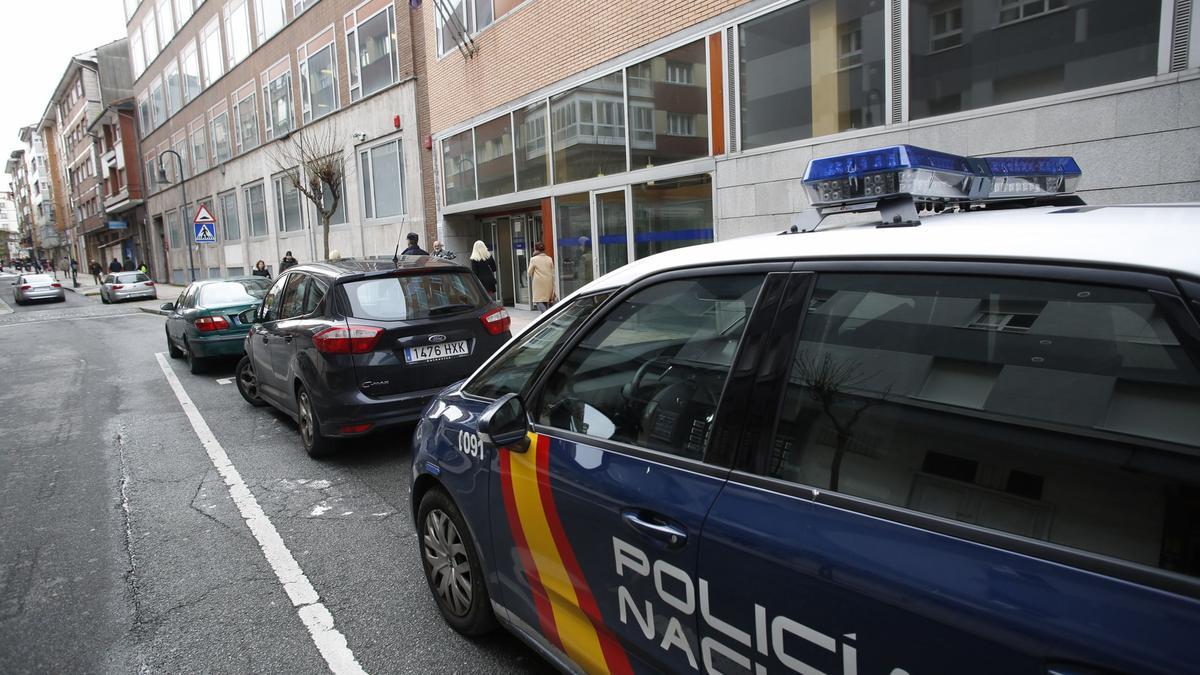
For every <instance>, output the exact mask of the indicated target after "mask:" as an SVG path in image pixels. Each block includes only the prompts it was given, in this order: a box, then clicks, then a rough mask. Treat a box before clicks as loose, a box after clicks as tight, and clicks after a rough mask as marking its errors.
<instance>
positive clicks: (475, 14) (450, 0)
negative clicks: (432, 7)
mask: <svg viewBox="0 0 1200 675" xmlns="http://www.w3.org/2000/svg"><path fill="white" fill-rule="evenodd" d="M519 4H521V0H494V1H493V0H447V1H446V2H445V5H446V11H445V12H442V11H439V12H438V13H437V16H436V21H437V41H438V56H442V55H444V54H446V53H447V52H449V51H451V50H453V49H455V48H456V46H457V45H458V44H460V43H462V42H465V39H464V33H466V34H468V35H474V34H475V33H478V32H479V31H481V30H483V29H484V28H487V27H488V26H490V25H491V24H492V22H493V21H495V19H496V18H497V17H500V16H503V15H505V14H507V13H508V12H509V11H510V10H512V8H513V7H516V6H517V5H519ZM447 16H449V22H448V23H447V21H446V17H447Z"/></svg>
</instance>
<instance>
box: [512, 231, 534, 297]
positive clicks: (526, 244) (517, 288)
mask: <svg viewBox="0 0 1200 675" xmlns="http://www.w3.org/2000/svg"><path fill="white" fill-rule="evenodd" d="M526 220H527V218H526V217H525V216H513V217H512V261H513V264H512V286H513V304H514V305H515V306H517V307H522V308H524V309H528V308H529V306H530V305H529V301H530V297H531V296H530V294H529V257H530V256H531V255H532V252H531V251H530V249H531V248H532V247H533V242H532V241H530V239H529V236H528V235H529V233H528V231H527V228H526V224H525V221H526Z"/></svg>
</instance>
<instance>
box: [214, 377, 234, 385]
mask: <svg viewBox="0 0 1200 675" xmlns="http://www.w3.org/2000/svg"><path fill="white" fill-rule="evenodd" d="M217 384H233V378H232V377H218V378H217Z"/></svg>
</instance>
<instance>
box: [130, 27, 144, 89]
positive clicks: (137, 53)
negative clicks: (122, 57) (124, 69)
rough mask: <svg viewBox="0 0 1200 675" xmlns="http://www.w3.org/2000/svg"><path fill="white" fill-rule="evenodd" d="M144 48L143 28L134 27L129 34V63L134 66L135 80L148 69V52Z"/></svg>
mask: <svg viewBox="0 0 1200 675" xmlns="http://www.w3.org/2000/svg"><path fill="white" fill-rule="evenodd" d="M142 49H143V47H142V29H141V28H134V29H133V32H132V33H130V34H129V65H130V66H131V67H132V68H133V79H134V80H137V79H138V78H139V77H141V76H142V73H144V72H145V71H146V54H145V53H144V52H143V51H142Z"/></svg>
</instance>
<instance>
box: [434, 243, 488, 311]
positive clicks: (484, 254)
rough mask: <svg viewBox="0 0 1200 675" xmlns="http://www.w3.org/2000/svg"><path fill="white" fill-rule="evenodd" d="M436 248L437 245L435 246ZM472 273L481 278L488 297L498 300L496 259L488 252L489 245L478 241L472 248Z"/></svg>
mask: <svg viewBox="0 0 1200 675" xmlns="http://www.w3.org/2000/svg"><path fill="white" fill-rule="evenodd" d="M435 246H436V244H435ZM471 271H472V272H474V273H475V276H477V277H479V281H480V282H482V283H483V287H484V288H485V289H487V292H488V297H490V298H491V299H493V300H495V299H496V259H495V258H493V257H492V252H491V251H489V250H488V248H487V244H485V243H483V242H482V241H478V240H477V241H476V242H475V245H474V246H472V247H471Z"/></svg>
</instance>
